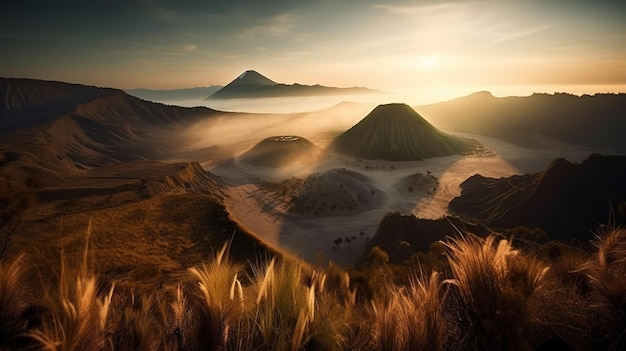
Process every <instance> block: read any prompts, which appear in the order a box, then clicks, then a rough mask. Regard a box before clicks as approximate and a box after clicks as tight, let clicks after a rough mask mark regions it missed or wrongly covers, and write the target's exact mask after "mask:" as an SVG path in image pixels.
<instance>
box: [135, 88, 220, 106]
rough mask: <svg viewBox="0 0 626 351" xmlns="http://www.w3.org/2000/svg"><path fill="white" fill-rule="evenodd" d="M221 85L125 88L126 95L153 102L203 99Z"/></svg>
mask: <svg viewBox="0 0 626 351" xmlns="http://www.w3.org/2000/svg"><path fill="white" fill-rule="evenodd" d="M221 88H222V86H220V85H212V86H210V87H196V88H187V89H161V90H157V89H125V90H124V91H125V92H126V93H127V94H128V95H132V96H135V97H138V98H140V99H143V100H148V101H154V102H164V103H168V102H174V103H175V102H179V101H183V100H198V101H200V100H203V99H204V98H206V97H207V96H209V95H211V94H213V93H215V92H216V91H218V90H220V89H221Z"/></svg>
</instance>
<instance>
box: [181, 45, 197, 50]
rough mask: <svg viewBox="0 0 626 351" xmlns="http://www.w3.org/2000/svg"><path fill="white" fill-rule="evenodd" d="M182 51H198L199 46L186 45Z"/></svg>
mask: <svg viewBox="0 0 626 351" xmlns="http://www.w3.org/2000/svg"><path fill="white" fill-rule="evenodd" d="M180 48H181V50H182V51H184V52H192V51H196V50H198V45H196V44H185V45H181V47H180Z"/></svg>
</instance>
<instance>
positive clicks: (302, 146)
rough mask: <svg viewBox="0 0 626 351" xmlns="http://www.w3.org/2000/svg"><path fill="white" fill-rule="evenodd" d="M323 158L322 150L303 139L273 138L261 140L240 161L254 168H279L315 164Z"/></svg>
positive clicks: (292, 137)
mask: <svg viewBox="0 0 626 351" xmlns="http://www.w3.org/2000/svg"><path fill="white" fill-rule="evenodd" d="M322 156H323V152H322V150H321V149H320V148H318V147H317V146H315V144H313V143H312V142H310V141H308V140H307V139H305V138H303V137H299V136H273V137H269V138H265V139H263V140H261V141H260V142H259V143H257V144H256V145H254V146H253V147H252V148H251V149H250V150H248V151H246V152H244V153H243V154H242V155H241V156H240V157H239V160H240V161H241V162H244V163H247V164H250V165H253V166H265V167H273V168H277V167H284V166H292V165H305V164H311V163H315V162H318V161H319V159H320V158H321V157H322Z"/></svg>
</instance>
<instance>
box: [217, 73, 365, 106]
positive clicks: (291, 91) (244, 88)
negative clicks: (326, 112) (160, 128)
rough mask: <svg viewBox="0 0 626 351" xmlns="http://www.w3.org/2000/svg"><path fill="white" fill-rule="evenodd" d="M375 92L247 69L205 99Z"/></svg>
mask: <svg viewBox="0 0 626 351" xmlns="http://www.w3.org/2000/svg"><path fill="white" fill-rule="evenodd" d="M373 92H375V91H374V90H371V89H367V88H362V87H352V88H336V87H326V86H322V85H319V84H316V85H303V84H298V83H294V84H283V83H277V82H275V81H273V80H271V79H269V78H267V77H266V76H264V75H262V74H261V73H259V72H257V71H254V70H247V71H245V72H243V73H242V74H240V75H239V76H238V77H237V78H235V79H234V80H233V81H231V82H230V83H228V84H227V85H226V86H224V87H223V88H221V89H220V90H218V91H216V92H215V93H213V94H212V95H211V96H209V97H207V98H206V99H205V100H220V99H248V98H268V97H289V96H292V97H293V96H320V95H338V94H364V93H373Z"/></svg>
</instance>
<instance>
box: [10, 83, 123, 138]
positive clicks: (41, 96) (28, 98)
mask: <svg viewBox="0 0 626 351" xmlns="http://www.w3.org/2000/svg"><path fill="white" fill-rule="evenodd" d="M117 93H119V91H117V90H115V89H106V88H97V87H93V86H85V85H79V84H69V83H61V82H53V81H44V80H35V79H14V78H0V131H1V132H6V131H7V130H10V129H17V128H20V127H25V126H29V125H30V126H32V125H33V124H39V123H44V122H47V121H49V120H50V119H53V118H55V117H57V116H59V115H61V114H64V113H68V112H70V111H71V110H72V109H73V108H74V107H75V106H77V105H79V104H81V103H84V102H87V101H90V100H92V99H95V98H98V97H104V96H111V95H115V94H117Z"/></svg>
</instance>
